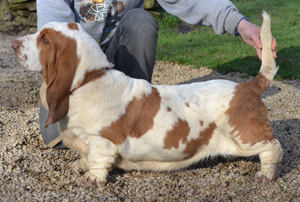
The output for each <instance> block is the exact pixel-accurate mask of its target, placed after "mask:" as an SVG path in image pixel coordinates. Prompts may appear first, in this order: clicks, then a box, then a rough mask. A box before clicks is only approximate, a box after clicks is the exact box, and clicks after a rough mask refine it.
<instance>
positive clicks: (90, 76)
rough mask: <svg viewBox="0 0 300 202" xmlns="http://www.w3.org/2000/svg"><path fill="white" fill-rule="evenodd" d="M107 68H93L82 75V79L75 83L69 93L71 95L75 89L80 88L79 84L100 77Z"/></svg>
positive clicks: (81, 84)
mask: <svg viewBox="0 0 300 202" xmlns="http://www.w3.org/2000/svg"><path fill="white" fill-rule="evenodd" d="M108 69H109V68H107V67H106V68H104V69H99V70H94V71H91V72H89V73H87V74H86V75H85V77H84V79H83V80H82V81H81V82H80V83H79V84H77V85H76V86H75V87H74V88H73V90H71V91H70V95H73V93H74V91H76V90H77V89H78V88H80V87H81V86H83V85H85V84H87V83H89V82H91V81H93V80H95V79H98V78H101V77H102V76H103V74H104V73H105V72H106V71H107V70H108Z"/></svg>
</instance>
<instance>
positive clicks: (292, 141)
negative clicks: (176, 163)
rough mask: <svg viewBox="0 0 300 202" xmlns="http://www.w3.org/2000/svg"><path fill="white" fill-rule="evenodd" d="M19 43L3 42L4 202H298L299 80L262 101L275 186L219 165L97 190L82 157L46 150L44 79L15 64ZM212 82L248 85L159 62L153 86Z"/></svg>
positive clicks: (138, 177)
mask: <svg viewBox="0 0 300 202" xmlns="http://www.w3.org/2000/svg"><path fill="white" fill-rule="evenodd" d="M23 34H24V33H23ZM15 38H16V37H15V36H8V35H4V34H0V89H1V91H0V105H1V107H0V137H1V141H0V148H1V149H0V187H1V188H0V201H300V165H299V161H300V136H299V134H300V120H299V118H300V113H299V110H300V106H299V105H300V102H299V100H300V81H299V80H284V81H274V82H273V83H272V86H270V87H269V89H268V90H267V92H266V93H265V94H264V95H263V98H262V100H263V102H264V103H265V104H266V106H267V108H268V110H269V118H270V120H271V123H272V126H273V130H274V134H275V136H276V138H277V139H279V141H280V142H281V144H282V147H283V150H284V157H283V160H282V162H280V163H279V164H278V169H277V179H276V180H275V182H272V183H270V184H258V183H256V182H255V181H254V176H255V173H256V172H257V171H258V170H259V169H260V164H259V158H258V157H250V158H230V159H225V158H223V157H217V158H211V159H207V160H205V161H202V162H200V163H198V164H196V165H194V166H192V167H190V168H187V169H183V170H179V171H174V172H144V171H131V172H125V171H122V170H119V169H113V170H112V171H111V172H110V174H109V177H108V183H107V185H106V187H105V188H103V189H92V188H87V187H85V186H84V184H83V183H82V179H83V177H82V176H81V175H78V174H76V173H75V172H73V171H71V169H70V166H69V163H70V162H72V161H74V160H75V159H77V158H78V154H77V153H75V152H73V151H70V150H67V151H59V150H53V149H48V148H47V147H46V146H45V145H44V143H43V140H42V138H41V136H40V130H39V118H38V112H39V86H40V85H41V82H42V77H41V76H40V75H38V74H36V73H32V72H25V71H23V70H22V69H21V68H20V66H19V65H18V64H17V62H16V60H15V58H14V54H13V51H12V49H11V46H10V41H12V40H13V39H15ZM245 78H246V79H245ZM211 79H229V80H233V81H238V82H242V81H247V80H249V79H251V78H249V77H247V76H245V75H243V74H239V73H230V74H227V75H224V76H222V75H220V74H219V73H216V72H212V71H211V70H209V69H207V68H201V69H192V68H191V67H189V66H181V65H177V64H173V63H163V62H157V63H156V66H155V69H154V76H153V83H154V84H169V85H174V84H179V83H190V82H195V81H205V80H211Z"/></svg>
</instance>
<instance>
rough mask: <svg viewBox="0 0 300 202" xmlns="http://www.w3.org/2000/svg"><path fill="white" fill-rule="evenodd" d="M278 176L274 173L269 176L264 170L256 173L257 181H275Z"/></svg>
mask: <svg viewBox="0 0 300 202" xmlns="http://www.w3.org/2000/svg"><path fill="white" fill-rule="evenodd" d="M275 178H276V174H273V175H272V176H269V177H268V176H267V175H265V174H264V173H263V172H261V171H258V172H257V173H256V175H255V181H256V182H258V183H266V184H267V183H270V182H272V181H274V180H275Z"/></svg>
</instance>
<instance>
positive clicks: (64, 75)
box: [37, 29, 79, 127]
mask: <svg viewBox="0 0 300 202" xmlns="http://www.w3.org/2000/svg"><path fill="white" fill-rule="evenodd" d="M37 40H38V47H39V48H40V60H41V64H42V66H43V76H44V80H45V82H46V84H47V103H48V106H49V115H48V118H47V121H46V125H45V127H48V125H50V124H53V123H56V122H57V121H59V120H61V119H62V118H63V117H64V116H65V115H66V114H67V113H68V109H69V96H70V88H71V85H72V82H73V78H74V75H75V71H76V68H77V65H78V63H79V61H78V59H77V53H76V47H77V44H76V41H75V40H74V39H71V38H68V37H66V36H64V35H62V33H61V32H56V31H54V30H52V29H44V30H43V31H42V32H41V33H40V35H39V36H38V39H37Z"/></svg>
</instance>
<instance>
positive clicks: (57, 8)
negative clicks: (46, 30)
mask: <svg viewBox="0 0 300 202" xmlns="http://www.w3.org/2000/svg"><path fill="white" fill-rule="evenodd" d="M36 7H37V16H38V19H37V29H38V30H40V28H41V27H42V26H43V25H44V24H46V23H48V22H55V21H57V22H75V15H74V12H73V10H72V8H71V0H55V1H49V0H37V2H36Z"/></svg>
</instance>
